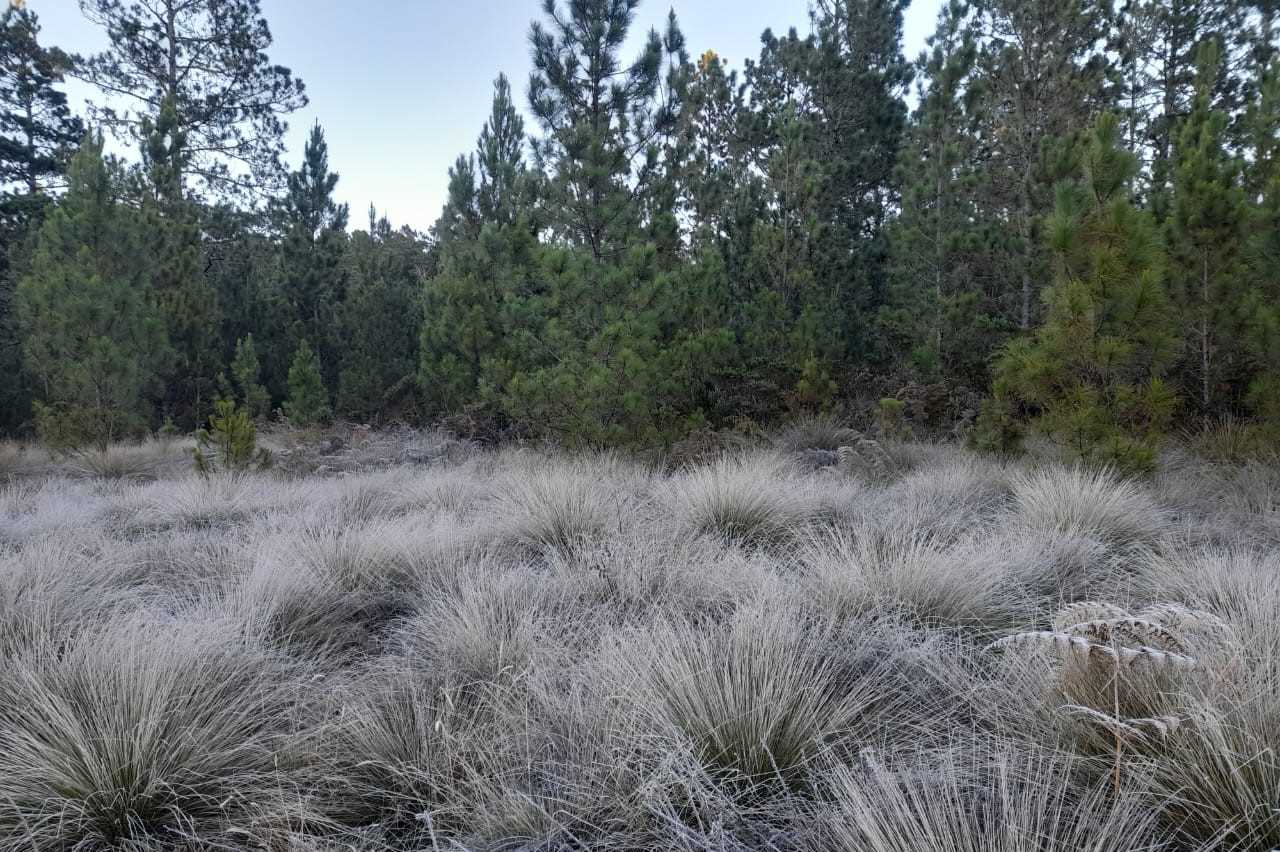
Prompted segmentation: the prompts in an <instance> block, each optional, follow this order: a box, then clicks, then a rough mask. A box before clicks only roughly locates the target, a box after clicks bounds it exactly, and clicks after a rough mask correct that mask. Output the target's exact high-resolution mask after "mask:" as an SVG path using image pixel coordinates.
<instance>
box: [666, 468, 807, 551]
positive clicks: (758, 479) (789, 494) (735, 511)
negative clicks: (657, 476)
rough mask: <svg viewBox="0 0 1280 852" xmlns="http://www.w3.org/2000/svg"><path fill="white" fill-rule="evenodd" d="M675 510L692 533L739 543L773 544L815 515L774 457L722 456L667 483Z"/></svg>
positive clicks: (798, 484)
mask: <svg viewBox="0 0 1280 852" xmlns="http://www.w3.org/2000/svg"><path fill="white" fill-rule="evenodd" d="M672 487H673V489H674V500H673V502H674V511H676V512H677V513H679V514H680V515H681V516H682V520H683V521H684V522H685V523H686V524H687V525H688V526H689V527H690V528H691V529H693V530H694V531H696V532H699V533H702V534H705V535H710V536H715V537H719V538H722V539H725V540H727V541H735V542H740V543H743V544H770V543H777V542H779V541H781V540H782V539H784V538H786V537H787V536H788V535H790V534H791V533H793V532H795V531H796V530H797V529H798V528H799V527H801V526H802V525H803V524H804V523H805V522H806V521H807V520H809V519H810V518H812V517H813V515H814V514H815V513H816V505H817V504H816V502H815V500H814V499H813V496H812V494H811V493H810V492H809V490H808V489H807V488H806V485H805V483H804V482H803V481H801V480H799V479H798V478H797V477H796V475H795V473H794V472H793V471H792V470H791V469H790V467H789V466H788V465H787V463H786V462H785V461H783V460H782V459H781V458H780V457H778V456H772V455H758V456H745V457H724V458H720V459H717V460H715V461H714V462H711V463H710V464H708V465H707V466H705V467H700V468H694V469H692V470H688V471H685V472H683V473H681V474H679V475H678V476H677V477H675V478H674V479H673V481H672Z"/></svg>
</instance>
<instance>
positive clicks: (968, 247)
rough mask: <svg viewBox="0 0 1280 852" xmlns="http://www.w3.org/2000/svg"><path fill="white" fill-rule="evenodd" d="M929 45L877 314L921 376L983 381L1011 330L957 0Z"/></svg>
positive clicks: (972, 383)
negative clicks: (984, 198)
mask: <svg viewBox="0 0 1280 852" xmlns="http://www.w3.org/2000/svg"><path fill="white" fill-rule="evenodd" d="M929 44H930V50H929V52H927V53H925V54H922V55H921V57H920V60H919V62H918V65H919V67H920V70H921V72H922V76H923V80H922V82H921V85H920V93H919V100H918V103H919V106H918V107H917V109H916V113H915V115H914V121H913V122H912V126H911V128H910V130H909V134H908V140H907V144H906V146H904V148H903V151H902V156H901V158H900V163H899V168H900V173H901V177H902V181H903V197H902V206H901V212H900V214H899V215H898V217H897V219H896V220H895V221H894V223H893V225H892V226H891V230H890V244H891V252H890V258H891V265H890V274H891V277H890V292H889V297H888V304H887V305H886V308H885V310H884V311H882V313H881V317H880V321H881V324H882V328H883V330H884V331H885V333H886V334H887V335H888V336H889V337H890V341H889V345H890V346H892V347H893V348H895V349H896V350H897V355H898V357H899V358H900V359H905V360H906V361H907V362H908V363H909V364H910V366H911V370H912V373H913V374H914V376H915V377H916V378H919V379H922V380H925V381H930V382H934V381H948V382H954V383H958V384H961V385H967V386H969V387H971V388H982V389H985V388H986V386H987V384H988V377H987V365H988V363H989V360H990V356H991V353H992V352H994V351H995V350H996V349H997V348H998V347H999V346H1000V345H1001V344H1002V342H1003V341H1004V339H1006V338H1007V336H1008V333H1009V330H1010V329H1009V327H1008V323H1007V322H1006V321H1004V319H1003V317H1002V316H1001V310H1000V303H999V301H998V300H997V298H996V297H997V296H998V292H996V288H995V287H994V286H993V283H994V282H995V281H998V273H996V272H995V270H993V269H992V265H993V264H992V262H991V261H992V257H993V256H996V255H997V245H998V243H997V242H996V240H995V239H993V234H992V233H991V232H992V230H993V229H992V226H991V224H990V220H991V219H992V218H994V211H991V210H987V209H984V208H983V207H982V206H981V186H980V183H981V181H980V177H981V176H980V168H981V157H982V148H981V143H980V139H979V137H978V133H977V131H978V127H979V123H980V119H981V116H980V115H979V114H978V108H979V106H980V104H981V98H982V91H981V88H980V85H979V81H977V80H976V79H975V78H974V70H975V64H976V61H977V47H978V46H977V40H976V34H975V33H974V32H973V28H972V26H971V24H970V22H969V20H968V17H967V9H966V7H965V6H964V5H963V4H962V3H961V2H959V0H952V2H951V3H949V4H948V5H947V6H946V7H945V8H944V9H943V10H942V12H941V13H940V14H939V16H938V28H937V31H936V32H935V33H934V35H933V36H932V37H931V38H930V41H929Z"/></svg>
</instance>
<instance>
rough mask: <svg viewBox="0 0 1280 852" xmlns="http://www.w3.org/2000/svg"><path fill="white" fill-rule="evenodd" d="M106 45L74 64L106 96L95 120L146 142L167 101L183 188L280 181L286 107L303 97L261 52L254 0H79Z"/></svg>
mask: <svg viewBox="0 0 1280 852" xmlns="http://www.w3.org/2000/svg"><path fill="white" fill-rule="evenodd" d="M79 2H80V8H81V9H82V10H83V11H84V13H85V15H86V16H87V17H88V18H89V20H91V21H93V22H94V23H96V24H98V25H99V26H100V27H102V28H103V29H104V30H105V31H106V34H107V38H108V40H109V41H110V46H109V47H108V48H107V50H106V51H105V52H103V53H101V54H98V55H96V56H91V57H88V58H87V59H84V60H82V61H81V62H80V63H79V65H78V73H79V74H80V75H81V76H83V77H84V79H86V80H87V81H88V82H90V83H92V84H94V85H95V86H97V87H98V88H99V89H100V90H101V91H102V93H103V95H104V96H105V98H106V99H105V101H104V103H103V104H100V105H97V106H95V107H94V109H93V110H92V117H93V119H94V120H95V121H96V122H97V123H99V124H100V125H102V126H104V127H107V128H109V129H111V130H112V131H113V132H115V133H116V134H117V135H118V136H120V137H121V138H123V139H125V140H129V141H132V142H134V143H137V144H145V143H146V141H147V137H148V136H149V135H150V134H149V132H148V130H147V128H146V127H145V126H144V123H143V122H144V119H150V121H151V124H152V126H154V125H155V124H156V123H157V122H158V121H159V120H160V113H161V111H162V110H163V109H164V108H165V107H166V105H168V106H169V108H171V109H172V121H173V124H174V132H176V133H179V134H181V135H182V136H183V137H184V138H185V140H186V142H185V145H186V151H187V157H186V161H185V162H184V163H183V164H182V167H181V169H180V170H179V172H178V174H177V177H176V180H177V182H178V184H179V185H180V186H182V187H183V188H184V190H189V191H201V190H208V191H212V192H214V193H218V194H223V193H231V194H243V193H245V192H250V193H254V192H258V191H260V190H262V189H263V188H270V187H274V186H276V185H278V184H279V179H280V174H281V172H282V169H281V166H280V154H281V153H282V152H283V150H284V143H283V136H284V132H285V130H286V129H287V125H286V124H285V120H284V116H285V115H287V114H288V113H290V112H292V111H294V110H296V109H299V108H300V107H303V106H305V105H306V103H307V99H306V95H305V94H304V87H303V85H302V81H301V80H299V79H297V78H296V77H294V76H293V75H292V73H291V72H290V71H289V69H288V68H285V67H283V66H280V65H276V64H274V63H272V62H271V60H270V58H269V57H268V56H267V50H268V49H269V48H270V47H271V43H272V37H271V30H270V28H269V27H268V26H267V22H266V20H265V19H264V18H263V17H262V10H261V8H260V4H259V0H79Z"/></svg>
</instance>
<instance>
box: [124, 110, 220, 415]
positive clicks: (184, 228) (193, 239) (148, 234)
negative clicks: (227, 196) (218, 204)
mask: <svg viewBox="0 0 1280 852" xmlns="http://www.w3.org/2000/svg"><path fill="white" fill-rule="evenodd" d="M142 132H143V133H144V136H145V140H146V144H145V146H144V148H143V152H142V153H143V157H142V161H143V168H144V169H145V172H146V177H147V185H146V187H145V189H144V190H143V198H142V216H143V220H144V223H145V228H144V235H145V239H146V243H147V245H146V252H147V254H148V256H149V258H150V259H151V263H150V267H151V290H152V293H153V296H154V298H155V300H156V303H157V305H158V306H159V309H160V314H161V317H162V318H163V320H164V322H165V327H166V331H167V334H168V338H169V343H170V346H171V347H172V348H173V352H174V356H175V358H174V362H173V365H172V373H171V374H170V375H168V376H166V377H165V378H166V383H165V393H164V396H163V399H162V400H161V407H162V409H163V410H164V411H165V413H166V414H167V415H168V416H171V417H173V418H174V419H175V420H177V421H178V422H179V423H183V424H186V425H188V426H195V425H197V424H198V423H199V421H200V418H201V417H202V415H203V413H204V411H205V410H206V408H207V403H208V402H209V400H210V399H211V398H212V396H213V388H214V384H215V377H216V376H217V375H218V373H219V371H220V370H221V368H222V357H221V351H220V350H221V345H220V340H219V335H218V332H219V330H220V326H221V322H222V319H221V311H220V308H219V305H218V299H217V292H216V291H215V290H214V288H213V287H212V286H211V285H210V283H209V281H208V280H207V279H206V277H205V275H204V269H203V264H202V260H203V258H202V251H201V239H200V222H199V211H198V209H197V208H196V206H195V204H193V203H192V202H191V201H190V200H188V199H187V198H186V197H185V196H184V193H183V187H182V174H183V172H184V170H185V169H186V164H187V163H188V161H189V150H188V140H187V136H186V133H185V132H184V131H183V130H182V129H181V126H180V125H179V123H178V115H177V112H176V110H175V108H174V106H173V104H172V103H170V102H168V101H166V102H165V103H164V104H162V105H161V108H160V114H159V117H158V118H157V119H156V121H155V122H152V120H151V119H150V117H144V118H143V120H142Z"/></svg>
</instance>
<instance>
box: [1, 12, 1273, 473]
mask: <svg viewBox="0 0 1280 852" xmlns="http://www.w3.org/2000/svg"><path fill="white" fill-rule="evenodd" d="M638 2H639V0H584V2H574V3H571V4H560V3H557V2H555V0H545V2H543V4H542V10H541V14H540V15H539V17H538V20H536V21H535V22H534V23H533V24H532V26H531V28H530V32H529V45H530V50H531V54H532V58H533V71H532V73H531V75H530V78H529V80H528V82H527V85H526V86H525V90H526V95H527V100H526V103H525V106H526V109H522V108H521V107H520V105H519V99H520V96H519V94H518V93H517V91H516V88H515V87H514V86H513V85H512V83H511V82H510V81H509V80H508V79H507V78H506V77H505V76H502V75H499V76H498V78H497V81H496V83H495V86H494V97H493V104H492V110H491V113H490V117H489V119H488V120H487V121H486V122H485V124H484V126H483V127H482V128H481V129H480V132H479V136H478V139H477V143H476V147H475V150H474V151H472V152H469V153H465V154H463V155H462V156H460V157H459V158H458V160H457V161H456V163H455V164H454V166H453V167H452V168H451V169H450V171H449V194H448V202H447V204H446V205H445V207H444V210H443V211H442V214H441V217H440V219H439V221H438V222H437V223H436V225H435V227H434V228H433V229H432V231H431V232H430V233H429V234H425V235H424V234H417V233H414V232H413V231H411V230H409V229H400V230H395V229H394V228H393V227H392V226H391V225H390V223H388V222H387V221H386V220H385V219H381V218H379V217H378V215H377V213H376V211H374V210H371V211H370V213H369V222H368V225H367V227H365V228H361V229H358V230H355V231H349V230H348V228H349V218H350V217H349V211H348V210H347V209H346V208H345V206H343V205H340V204H337V203H336V202H335V201H334V189H335V187H336V185H337V183H338V180H339V178H338V174H337V173H336V172H335V171H334V169H333V167H332V166H331V164H330V163H329V158H328V151H327V147H326V145H325V140H324V134H323V132H322V130H321V129H320V127H318V126H317V127H315V128H314V129H313V131H312V133H311V136H310V138H309V140H308V143H307V145H306V148H305V150H304V151H303V152H302V157H301V162H300V164H299V165H298V167H297V168H296V170H294V171H289V170H288V168H287V167H285V166H282V165H281V162H280V154H281V152H282V146H281V141H280V140H281V134H282V132H283V130H284V123H283V118H282V116H284V115H286V114H287V113H288V112H290V111H291V110H293V109H295V108H297V107H298V106H300V105H301V104H303V103H305V94H304V89H303V86H302V83H301V82H300V81H299V80H297V78H296V77H294V76H293V75H292V73H291V72H290V71H289V70H288V69H286V68H283V67H281V66H278V65H275V64H273V63H272V61H271V59H270V58H269V56H268V53H267V51H268V49H269V47H270V44H271V36H270V31H269V29H268V27H267V24H266V22H265V21H264V20H263V17H262V14H261V11H260V9H259V7H258V4H257V2H256V0H129V1H128V2H122V0H81V5H82V7H83V8H84V11H85V13H86V14H87V15H88V16H89V18H90V19H91V20H93V21H96V22H98V23H100V24H101V25H102V26H103V27H104V28H105V30H106V32H107V34H108V36H109V39H110V44H111V47H110V49H109V50H108V51H107V52H105V53H104V54H102V55H100V56H94V57H69V56H66V55H64V54H62V53H61V52H59V51H57V50H55V49H52V48H47V47H44V46H42V45H41V44H40V43H39V39H38V33H39V30H38V27H37V25H36V22H35V18H34V16H33V15H32V14H31V13H30V12H27V11H22V10H16V9H15V10H10V11H9V12H7V13H5V17H4V28H3V42H2V45H0V49H2V50H3V54H2V56H3V62H4V67H5V71H6V76H5V81H4V84H3V86H0V110H2V112H0V180H2V181H3V184H4V195H3V199H2V200H0V205H2V206H0V211H3V219H2V220H0V226H2V227H3V230H0V237H2V238H3V241H4V243H3V249H4V252H3V264H4V265H3V266H0V276H2V278H0V282H2V283H3V289H2V290H0V296H2V297H3V298H2V299H0V311H3V314H0V358H3V359H4V364H5V365H6V368H5V369H4V370H3V381H4V382H5V384H4V385H3V389H2V391H0V392H2V393H3V394H4V408H5V411H6V419H5V423H4V427H5V428H6V429H7V430H9V431H10V432H13V433H22V432H24V431H28V430H31V429H35V430H36V431H38V432H39V433H40V434H41V435H42V436H43V437H44V438H46V439H47V440H53V441H58V442H62V443H71V444H74V443H84V442H86V441H98V442H101V441H105V440H110V439H114V438H116V437H119V436H122V435H127V434H130V433H135V432H139V431H143V430H146V429H156V428H159V427H160V426H161V425H162V424H164V423H165V422H166V421H168V422H172V423H173V424H174V425H175V426H176V427H177V428H181V429H189V428H192V427H193V426H195V425H197V423H198V422H199V421H201V420H202V419H203V418H204V417H205V416H206V415H207V414H208V412H209V411H210V410H211V406H212V402H213V400H215V399H217V398H224V397H233V398H235V399H236V400H237V401H238V402H239V403H240V404H242V405H244V406H246V407H247V408H248V409H249V410H250V411H251V412H252V413H253V414H254V415H255V416H268V415H269V413H270V412H273V411H276V410H281V411H283V413H285V414H286V415H287V416H289V417H290V418H291V419H293V420H295V421H298V422H303V423H308V422H314V421H317V420H323V419H325V418H327V417H330V416H338V417H344V418H352V419H358V420H361V421H380V420H382V421H385V420H390V419H421V420H426V419H431V420H436V419H447V420H448V421H449V422H451V423H453V424H454V425H455V426H457V427H458V428H465V429H469V430H474V431H476V432H482V433H484V434H489V435H493V436H551V437H556V438H559V439H562V440H565V441H569V442H589V443H599V444H632V443H661V442H668V441H672V440H676V439H678V438H680V437H681V436H683V435H685V434H687V433H688V432H690V431H691V430H695V429H700V428H724V427H734V426H736V427H742V426H744V425H745V424H764V423H768V422H770V421H773V420H777V419H779V418H783V417H787V416H792V415H795V414H796V413H799V412H812V411H821V410H825V409H840V408H845V409H848V408H850V407H852V406H857V405H862V404H865V403H867V402H873V401H874V400H876V399H879V398H881V397H886V396H897V397H901V398H902V400H903V402H904V403H905V404H906V411H907V413H908V414H909V416H910V417H911V418H912V420H913V421H914V422H918V423H919V424H920V425H921V426H922V427H928V428H943V427H945V426H947V425H950V424H954V423H956V422H961V423H968V424H969V425H970V426H971V427H972V428H971V429H970V434H971V435H972V436H973V437H974V438H975V439H976V440H978V441H980V442H982V443H984V444H986V445H988V446H992V447H999V448H1005V449H1008V448H1011V447H1013V446H1015V445H1016V444H1017V443H1018V441H1019V440H1020V439H1021V437H1022V435H1023V434H1024V433H1025V432H1026V431H1027V430H1028V429H1038V430H1040V431H1042V432H1047V433H1050V434H1052V435H1054V436H1055V437H1057V438H1058V439H1059V440H1061V441H1062V442H1064V443H1066V444H1067V445H1069V446H1071V447H1073V448H1075V449H1077V450H1078V451H1079V452H1080V453H1081V454H1083V455H1086V456H1091V457H1096V458H1098V459H1101V460H1107V461H1113V462H1117V463H1121V464H1125V465H1129V466H1133V467H1141V466H1144V465H1146V464H1149V463H1150V459H1151V458H1152V454H1153V453H1154V449H1155V446H1156V443H1157V442H1158V440H1159V439H1160V437H1161V436H1162V435H1163V434H1166V433H1167V432H1168V431H1169V430H1170V429H1171V428H1173V427H1174V426H1176V425H1177V424H1178V423H1180V422H1181V423H1191V422H1199V421H1202V420H1204V419H1205V418H1216V417H1221V416H1224V415H1232V416H1236V417H1240V418H1249V419H1250V420H1251V422H1253V423H1254V424H1255V425H1256V427H1257V428H1258V429H1263V430H1265V429H1270V428H1272V427H1273V424H1275V425H1280V419H1278V418H1280V293H1277V287H1278V286H1280V281H1277V277H1278V276H1280V272H1278V271H1277V270H1280V262H1278V261H1280V213H1278V212H1277V211H1280V159H1278V156H1277V151H1278V150H1280V126H1278V125H1280V63H1278V62H1277V57H1276V41H1277V35H1276V32H1275V28H1274V16H1275V9H1274V8H1273V7H1272V5H1273V4H1271V3H1270V2H1243V0H1178V2H1174V3H1169V2H1152V3H1144V2H1141V0H1131V2H1126V3H1124V4H1123V5H1120V6H1118V7H1113V6H1112V5H1111V4H1108V3H1103V2H1094V0H974V2H971V3H965V2H960V0H950V2H948V4H947V5H946V6H945V7H944V8H943V9H942V10H941V13H940V14H939V17H938V23H937V30H936V32H935V34H934V35H933V37H932V38H931V39H930V41H929V46H928V49H927V50H926V51H925V52H924V53H923V54H922V55H921V56H920V57H919V58H917V59H916V60H915V61H914V62H912V61H908V59H907V58H906V57H904V55H903V53H902V47H901V40H902V20H903V14H904V11H905V9H906V2H905V0H815V2H814V5H813V8H812V11H811V20H810V22H809V23H810V26H809V34H808V35H805V36H801V35H800V34H799V33H798V32H797V31H796V30H791V31H789V32H788V33H785V34H775V33H772V32H765V33H764V34H763V36H762V37H761V49H760V54H759V56H758V57H757V58H755V59H750V60H748V61H746V62H745V63H744V64H743V67H741V68H738V69H731V68H729V67H727V66H726V64H725V63H724V62H723V61H722V60H721V59H720V58H719V57H718V56H717V55H716V54H715V52H714V51H710V50H708V51H705V52H703V53H701V54H700V55H698V56H697V57H696V58H694V56H693V54H691V52H690V50H689V46H688V45H687V44H686V42H685V39H684V36H683V35H682V33H681V32H680V28H679V25H678V22H677V19H676V16H675V14H674V13H672V14H671V16H670V17H669V19H668V21H667V24H666V26H665V27H664V28H663V29H662V30H661V31H653V32H650V33H649V34H648V36H647V38H645V39H643V40H641V41H640V45H641V46H640V49H639V51H638V53H637V54H635V55H627V54H625V53H624V47H625V45H627V44H629V43H632V42H631V41H630V40H629V39H628V35H629V33H630V30H631V28H632V24H633V18H634V14H635V10H636V6H637V5H638ZM64 74H75V75H78V76H80V77H82V78H83V79H86V80H88V81H89V82H91V83H93V84H95V85H96V86H98V87H99V88H100V89H101V90H102V92H103V93H104V95H106V96H108V98H107V100H106V101H104V104H107V105H103V106H96V107H94V108H93V109H92V110H91V111H90V114H89V116H87V118H88V121H89V123H90V124H91V126H92V127H93V128H94V130H93V132H92V133H89V134H86V133H85V130H84V125H82V124H81V122H80V120H79V119H77V118H76V117H74V116H73V115H71V113H70V111H69V110H68V109H67V106H66V101H65V97H63V96H62V94H61V92H60V89H59V80H60V77H61V76H62V75H64ZM912 85H914V87H915V94H916V97H915V98H913V99H910V103H912V104H913V107H911V108H909V106H908V104H909V99H908V97H907V95H908V91H909V88H910V87H911V86H912ZM125 92H127V93H128V94H129V97H127V98H121V97H112V96H118V95H120V94H122V93H125ZM525 115H528V116H530V117H531V118H532V119H533V121H532V126H531V127H526V125H525V118H524V116H525ZM102 132H110V133H113V134H115V135H117V136H118V137H119V138H121V139H124V140H126V141H128V142H129V143H130V144H132V145H133V146H135V147H136V149H137V150H138V151H139V157H138V160H137V161H136V162H132V163H125V162H118V161H116V160H114V159H113V158H110V157H105V156H104V155H103V152H102V144H101V141H100V136H99V135H97V134H100V133H102ZM126 315H127V316H126ZM140 354H145V356H146V357H135V356H137V355H140ZM126 364H127V367H126Z"/></svg>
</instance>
